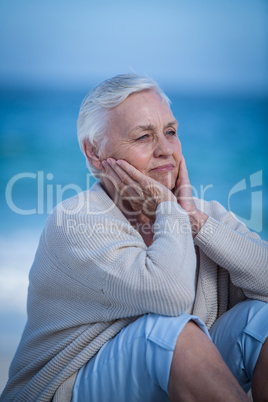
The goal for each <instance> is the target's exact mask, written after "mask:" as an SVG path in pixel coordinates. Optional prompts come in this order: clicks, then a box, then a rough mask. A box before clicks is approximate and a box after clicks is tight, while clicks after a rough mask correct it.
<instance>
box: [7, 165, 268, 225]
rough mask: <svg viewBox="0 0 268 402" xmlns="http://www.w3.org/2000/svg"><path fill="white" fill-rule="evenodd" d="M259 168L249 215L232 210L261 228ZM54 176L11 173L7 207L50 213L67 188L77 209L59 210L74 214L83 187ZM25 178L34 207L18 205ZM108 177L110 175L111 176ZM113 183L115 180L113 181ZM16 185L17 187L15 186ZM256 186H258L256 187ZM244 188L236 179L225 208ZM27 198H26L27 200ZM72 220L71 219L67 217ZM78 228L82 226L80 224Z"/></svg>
mask: <svg viewBox="0 0 268 402" xmlns="http://www.w3.org/2000/svg"><path fill="white" fill-rule="evenodd" d="M262 173H263V172H262V170H259V171H258V172H256V173H253V174H251V175H250V176H249V182H250V189H251V192H250V218H249V219H247V218H245V217H243V216H240V215H238V214H235V215H236V217H237V218H238V219H239V220H240V221H242V222H243V223H245V224H246V225H247V226H248V228H249V229H251V230H254V231H257V232H261V231H262V224H263V204H262V189H261V186H262V184H263V179H262ZM53 179H54V175H53V174H52V173H47V174H45V173H44V172H43V171H38V172H37V173H33V172H22V173H18V174H16V175H14V176H13V177H12V178H11V179H10V180H9V181H8V183H7V185H6V191H5V197H6V203H7V206H8V208H9V209H10V210H11V211H12V212H14V213H16V214H18V215H42V214H49V213H50V212H51V210H52V209H53V208H54V207H55V206H56V205H57V204H59V203H61V202H62V201H63V200H64V198H66V192H67V191H69V194H68V196H70V191H71V192H72V193H74V194H76V195H78V201H79V202H78V204H77V207H76V209H72V210H70V211H68V210H66V211H65V210H62V212H63V213H66V214H67V215H68V214H69V215H73V214H75V213H76V212H79V210H80V209H81V208H83V206H85V205H84V202H86V201H85V198H83V196H82V192H83V189H82V188H81V187H80V186H78V185H77V184H75V183H69V184H66V185H64V186H62V185H60V184H53V183H52V180H53ZM25 180H28V184H29V180H31V182H30V184H31V186H32V187H31V197H29V199H30V200H31V201H29V203H32V202H34V203H35V204H34V205H31V206H34V208H21V207H20V206H19V204H20V200H19V197H18V193H19V191H18V189H20V191H21V188H23V186H24V185H25ZM110 180H111V179H110ZM94 182H95V179H94V178H93V177H92V175H91V174H90V173H88V174H87V175H86V183H85V188H86V190H89V189H90V188H91V186H92V184H93V183H94ZM113 184H115V183H113ZM17 186H18V187H17ZM257 187H258V188H257ZM213 188H214V186H213V184H209V185H205V186H204V185H200V187H199V189H198V188H196V187H194V186H192V193H193V196H194V197H196V198H199V199H201V200H204V199H205V195H206V192H207V191H208V190H209V189H213ZM246 190H247V181H246V178H244V179H242V180H241V181H239V182H238V183H236V184H235V185H234V186H233V187H232V188H231V189H230V191H229V193H228V196H227V202H228V209H229V211H231V210H232V209H231V199H232V197H235V196H236V198H237V194H239V196H240V193H242V192H244V194H243V199H245V197H248V191H247V192H246ZM27 202H28V200H27ZM86 207H87V208H89V209H88V212H89V213H90V205H86ZM106 212H107V211H103V210H102V211H101V212H96V214H99V213H101V214H105V213H106ZM70 222H71V221H70ZM79 230H80V231H81V230H82V231H83V229H82V228H80V229H79Z"/></svg>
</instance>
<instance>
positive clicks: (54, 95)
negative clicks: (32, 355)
mask: <svg viewBox="0 0 268 402" xmlns="http://www.w3.org/2000/svg"><path fill="white" fill-rule="evenodd" d="M267 17H268V2H267V1H266V0H236V1H233V0H225V1H224V2H223V1H217V0H216V1H215V0H203V1H202V2H201V1H199V0H188V1H187V2H186V1H182V0H181V1H180V0H166V1H165V2H164V1H159V0H154V1H153V0H147V1H146V2H145V1H141V0H136V1H135V2H134V1H123V0H122V1H120V0H114V1H113V2H110V1H108V0H99V1H98V2H97V1H95V2H93V1H91V0H87V1H86V0H76V1H71V0H57V1H52V0H46V1H38V2H37V1H35V0H32V1H31V0H24V1H23V2H21V1H20V0H8V1H5V0H0V137H1V147H0V157H1V159H0V163H1V176H0V183H1V198H0V211H1V228H0V247H1V250H0V252H1V265H0V275H1V280H0V322H1V329H0V391H1V390H2V389H3V387H4V384H5V382H6V380H7V373H8V366H9V364H10V361H11V358H12V356H13V354H14V352H15V350H16V347H17V345H18V342H19V339H20V336H21V333H22V330H23V327H24V324H25V321H26V295H27V286H28V273H29V269H30V267H31V264H32V261H33V259H34V255H35V251H36V248H37V245H38V241H39V237H40V234H41V231H42V228H43V226H44V223H45V221H46V219H47V216H48V214H49V212H50V211H51V209H52V208H53V207H54V206H55V205H56V204H57V202H59V201H60V200H61V199H62V198H67V197H70V196H72V195H74V194H76V192H78V191H83V190H85V189H87V188H88V187H89V186H90V185H91V184H92V183H93V182H94V180H93V179H92V177H90V175H89V174H88V171H87V169H86V166H85V161H84V157H83V155H82V154H81V152H80V150H79V147H78V144H77V140H76V120H77V115H78V111H79V107H80V104H81V101H82V99H83V98H84V96H85V95H86V93H87V92H88V91H89V90H90V89H91V88H92V87H93V86H94V85H96V84H98V83H99V82H100V81H102V80H104V79H107V78H109V77H111V76H113V75H116V74H119V73H124V72H131V71H133V72H136V73H140V74H147V75H149V76H151V77H152V78H154V79H155V80H156V81H157V82H158V83H159V84H160V86H161V87H162V89H163V90H164V91H165V92H166V93H167V95H168V96H169V97H170V99H171V101H172V109H173V112H174V115H175V116H176V118H177V119H178V121H179V123H180V126H179V136H180V139H181V142H182V146H183V151H184V154H185V158H186V161H187V165H188V170H189V174H190V179H191V182H192V185H193V189H194V195H196V196H198V197H201V198H205V199H206V200H211V199H217V200H218V201H220V202H221V203H222V204H223V205H224V206H225V207H226V208H227V209H230V210H232V211H233V212H234V213H235V214H236V215H237V216H238V217H239V218H240V219H242V220H243V221H244V222H246V223H247V224H248V226H249V228H250V229H251V230H254V231H257V232H258V233H259V234H260V235H261V236H262V237H263V238H264V239H265V240H268V217H267V199H268V194H267V193H268V192H267V183H268V178H267V176H268V169H267V138H268V137H267V129H268V117H267V105H268V76H267V71H268V45H267V38H268V35H267V34H268V24H267V20H268V19H267Z"/></svg>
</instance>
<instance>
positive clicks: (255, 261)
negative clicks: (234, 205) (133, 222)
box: [195, 201, 268, 302]
mask: <svg viewBox="0 0 268 402" xmlns="http://www.w3.org/2000/svg"><path fill="white" fill-rule="evenodd" d="M203 210H204V211H205V212H206V213H207V214H208V215H209V218H208V220H207V222H206V223H205V225H204V226H203V227H202V229H201V230H200V232H199V233H198V234H197V236H196V237H195V244H196V245H197V246H199V247H200V249H202V251H203V252H204V253H205V254H206V255H207V256H208V257H209V258H210V259H211V260H213V261H214V262H215V263H216V264H218V265H219V266H221V267H223V268H225V269H226V270H227V271H228V272H229V274H230V277H231V281H232V282H233V284H234V285H235V286H237V287H239V288H241V289H242V291H243V292H244V294H245V296H246V297H249V298H254V299H259V300H263V301H266V302H268V244H267V242H265V241H263V240H261V239H260V237H259V236H258V235H257V234H256V233H254V232H250V231H249V230H248V228H247V227H246V225H244V224H243V223H242V222H241V221H239V220H238V219H237V218H236V217H235V216H234V214H233V213H232V212H228V211H227V210H226V209H225V208H224V207H223V206H222V205H220V204H219V203H218V202H215V201H212V202H206V203H205V208H203Z"/></svg>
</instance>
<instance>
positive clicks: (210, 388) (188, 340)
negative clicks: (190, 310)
mask: <svg viewBox="0 0 268 402" xmlns="http://www.w3.org/2000/svg"><path fill="white" fill-rule="evenodd" d="M169 396H170V399H171V401H172V402H173V401H174V402H175V401H182V402H187V401H189V402H190V401H217V402H221V401H222V402H226V401H228V402H235V401H249V398H248V397H247V395H246V393H245V392H244V391H243V390H242V388H241V387H240V385H239V384H238V382H237V381H236V379H235V378H234V376H233V375H232V373H231V372H230V370H229V369H228V367H227V366H226V364H225V363H224V361H223V359H222V357H221V355H220V353H219V352H218V350H217V348H216V346H215V345H214V344H213V342H212V341H211V340H210V338H209V337H208V336H207V335H205V333H203V332H202V331H201V330H200V328H198V327H197V325H195V324H194V323H193V322H192V321H191V322H189V323H188V324H187V325H186V326H185V328H184V329H183V331H182V332H181V334H180V335H179V337H178V340H177V344H176V347H175V351H174V355H173V360H172V364H171V371H170V377H169Z"/></svg>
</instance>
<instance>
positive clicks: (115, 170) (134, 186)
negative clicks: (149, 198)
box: [106, 158, 143, 198]
mask: <svg viewBox="0 0 268 402" xmlns="http://www.w3.org/2000/svg"><path fill="white" fill-rule="evenodd" d="M106 164H107V168H106V169H107V173H108V174H109V175H111V176H112V177H113V178H114V179H115V180H116V182H117V185H118V188H119V189H120V194H121V196H122V197H126V196H128V197H137V195H138V196H139V197H141V198H143V191H142V188H141V186H140V184H139V183H136V182H134V181H133V179H132V178H131V177H130V176H129V175H128V173H127V172H125V171H124V170H123V169H122V168H121V167H120V166H118V165H116V161H115V159H112V158H108V159H107V161H106Z"/></svg>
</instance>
